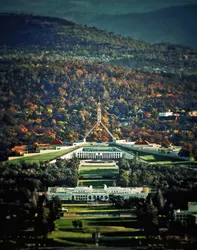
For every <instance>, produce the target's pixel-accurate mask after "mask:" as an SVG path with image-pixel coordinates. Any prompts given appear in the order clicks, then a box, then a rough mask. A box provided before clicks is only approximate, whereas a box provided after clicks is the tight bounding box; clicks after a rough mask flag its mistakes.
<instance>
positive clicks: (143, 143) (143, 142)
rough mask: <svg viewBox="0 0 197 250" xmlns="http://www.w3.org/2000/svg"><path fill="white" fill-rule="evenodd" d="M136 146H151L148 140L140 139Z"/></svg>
mask: <svg viewBox="0 0 197 250" xmlns="http://www.w3.org/2000/svg"><path fill="white" fill-rule="evenodd" d="M134 145H149V143H148V142H147V141H146V140H142V139H138V140H137V141H136V142H135V143H134Z"/></svg>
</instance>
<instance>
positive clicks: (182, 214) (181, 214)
mask: <svg viewBox="0 0 197 250" xmlns="http://www.w3.org/2000/svg"><path fill="white" fill-rule="evenodd" d="M193 214H194V215H197V202H188V209H187V210H180V209H177V210H174V214H173V216H174V220H175V221H180V222H181V223H182V224H185V223H187V222H188V217H189V216H190V215H193ZM195 218H196V216H195Z"/></svg>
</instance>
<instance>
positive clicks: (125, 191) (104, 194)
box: [47, 185, 148, 202]
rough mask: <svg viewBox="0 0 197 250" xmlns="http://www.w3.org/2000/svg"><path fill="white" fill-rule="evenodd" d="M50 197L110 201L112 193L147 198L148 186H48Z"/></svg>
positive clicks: (67, 199)
mask: <svg viewBox="0 0 197 250" xmlns="http://www.w3.org/2000/svg"><path fill="white" fill-rule="evenodd" d="M47 194H48V197H49V199H51V198H52V197H53V196H58V197H59V198H60V199H61V200H64V201H86V202H93V201H98V200H100V201H108V200H109V197H110V195H113V196H121V197H123V198H124V199H128V198H130V197H136V198H144V199H145V198H146V197H147V196H148V190H147V188H143V187H107V185H104V188H93V187H92V186H89V187H87V186H86V187H79V186H78V187H75V188H68V187H49V188H48V192H47Z"/></svg>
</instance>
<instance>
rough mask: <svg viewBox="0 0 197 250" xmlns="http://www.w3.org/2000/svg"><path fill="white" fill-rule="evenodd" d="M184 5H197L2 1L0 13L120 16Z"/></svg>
mask: <svg viewBox="0 0 197 250" xmlns="http://www.w3.org/2000/svg"><path fill="white" fill-rule="evenodd" d="M185 4H197V0H2V1H0V12H27V13H33V14H41V15H51V16H61V17H63V16H64V15H65V14H66V13H69V12H91V13H97V14H102V13H108V14H114V13H120V14H121V13H131V12H147V11H152V10H157V9H160V8H165V7H169V6H176V5H185Z"/></svg>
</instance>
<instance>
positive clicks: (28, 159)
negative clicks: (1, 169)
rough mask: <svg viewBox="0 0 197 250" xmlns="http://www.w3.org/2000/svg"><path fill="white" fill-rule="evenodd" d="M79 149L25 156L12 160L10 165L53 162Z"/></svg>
mask: <svg viewBox="0 0 197 250" xmlns="http://www.w3.org/2000/svg"><path fill="white" fill-rule="evenodd" d="M77 148H78V147H75V148H69V149H66V150H60V151H56V152H52V153H46V154H36V155H32V156H25V157H22V158H19V159H14V160H10V161H9V162H10V163H20V162H28V163H39V162H40V161H50V160H53V159H55V158H58V157H60V156H63V155H65V154H68V153H70V152H72V151H73V150H75V149H77Z"/></svg>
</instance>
